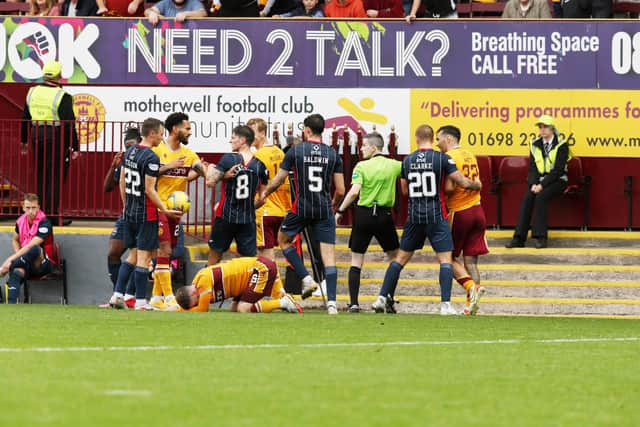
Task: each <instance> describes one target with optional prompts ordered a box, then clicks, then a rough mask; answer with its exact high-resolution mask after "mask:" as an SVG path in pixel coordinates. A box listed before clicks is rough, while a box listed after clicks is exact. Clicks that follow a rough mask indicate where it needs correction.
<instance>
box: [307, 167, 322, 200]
mask: <svg viewBox="0 0 640 427" xmlns="http://www.w3.org/2000/svg"><path fill="white" fill-rule="evenodd" d="M308 171H309V173H308V176H309V185H308V186H307V188H309V191H311V192H312V193H319V192H321V191H322V167H320V166H309V169H308Z"/></svg>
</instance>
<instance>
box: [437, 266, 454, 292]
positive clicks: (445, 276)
mask: <svg viewBox="0 0 640 427" xmlns="http://www.w3.org/2000/svg"><path fill="white" fill-rule="evenodd" d="M439 279H440V301H442V302H449V301H451V283H452V282H453V267H452V266H451V264H449V263H443V264H440V277H439Z"/></svg>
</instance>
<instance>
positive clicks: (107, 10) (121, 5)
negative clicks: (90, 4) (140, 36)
mask: <svg viewBox="0 0 640 427" xmlns="http://www.w3.org/2000/svg"><path fill="white" fill-rule="evenodd" d="M106 1H107V3H106V4H104V0H98V1H97V3H98V15H100V16H114V17H115V16H119V17H122V18H127V17H129V16H144V0H106ZM100 3H103V5H104V10H103V9H102V8H101V7H100Z"/></svg>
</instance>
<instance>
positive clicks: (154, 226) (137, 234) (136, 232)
mask: <svg viewBox="0 0 640 427" xmlns="http://www.w3.org/2000/svg"><path fill="white" fill-rule="evenodd" d="M124 246H125V247H126V248H129V249H131V248H137V249H140V250H141V251H153V250H156V249H158V248H159V247H160V239H159V238H158V221H145V222H128V221H125V222H124Z"/></svg>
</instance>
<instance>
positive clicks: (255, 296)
mask: <svg viewBox="0 0 640 427" xmlns="http://www.w3.org/2000/svg"><path fill="white" fill-rule="evenodd" d="M276 280H278V281H280V277H279V275H278V267H277V266H276V263H275V262H273V261H272V260H270V259H269V258H265V257H258V258H257V261H256V266H255V268H254V269H253V273H252V274H251V279H250V280H249V283H247V287H246V288H245V289H244V291H243V292H242V295H241V296H240V298H239V299H238V300H239V301H242V302H248V303H250V304H255V303H257V302H258V301H260V300H261V299H262V298H264V297H265V296H272V293H273V288H274V284H275V283H276Z"/></svg>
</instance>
